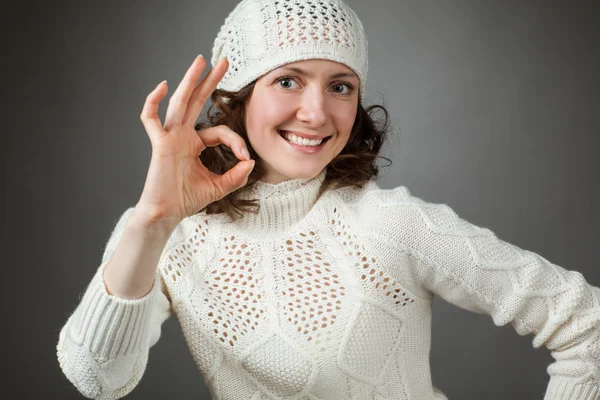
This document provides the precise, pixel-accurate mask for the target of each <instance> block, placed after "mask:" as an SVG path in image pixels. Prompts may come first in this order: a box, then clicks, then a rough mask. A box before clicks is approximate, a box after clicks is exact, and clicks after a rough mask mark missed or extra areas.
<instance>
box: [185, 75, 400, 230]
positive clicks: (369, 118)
mask: <svg viewBox="0 0 600 400" xmlns="http://www.w3.org/2000/svg"><path fill="white" fill-rule="evenodd" d="M255 83H256V81H254V82H252V83H250V84H249V85H247V86H246V87H244V88H243V89H241V90H239V91H237V92H228V91H224V90H219V89H218V90H215V91H214V92H213V94H212V96H211V100H212V104H211V106H210V108H209V109H208V113H207V119H208V121H204V122H200V123H197V124H196V126H195V129H196V130H201V129H205V128H208V127H211V126H217V125H225V126H227V127H228V128H229V129H231V130H232V131H234V132H236V133H237V134H239V135H240V136H241V137H242V138H243V139H244V141H245V142H246V146H247V147H248V150H249V152H250V157H251V158H252V159H254V160H256V161H257V162H256V164H255V166H254V169H253V170H252V172H251V173H250V176H249V177H248V183H247V184H246V186H244V187H243V188H241V189H238V190H236V191H234V192H232V193H229V194H228V195H227V196H225V197H224V198H222V199H221V200H218V201H215V202H213V203H211V204H209V205H208V206H206V207H205V208H203V209H202V210H200V212H202V211H204V210H206V212H207V214H220V213H227V214H228V215H229V216H230V217H231V218H232V219H237V218H240V217H242V216H243V212H257V211H258V208H259V207H260V205H259V204H258V200H257V199H253V200H246V199H241V198H240V194H241V193H243V192H244V191H246V190H248V189H249V188H250V187H251V186H252V185H253V184H254V183H256V182H257V181H259V180H260V179H261V178H262V177H263V176H264V175H265V173H266V171H265V169H264V167H263V166H262V165H261V163H260V158H259V157H258V155H257V154H256V152H255V151H254V149H253V148H252V146H251V145H250V141H249V140H248V134H247V132H246V127H245V123H244V121H245V120H244V113H245V106H246V101H247V100H248V99H249V98H250V95H251V94H252V91H253V89H254V85H255ZM377 110H379V111H381V112H382V118H380V119H379V120H378V119H376V118H375V112H376V111H377ZM388 130H389V119H388V112H387V110H386V109H385V107H383V106H382V105H371V106H369V107H367V108H366V109H365V108H364V107H363V106H362V104H360V102H359V103H358V107H357V112H356V119H355V120H354V125H353V126H352V130H351V133H350V138H349V139H348V143H347V144H346V146H345V147H344V148H343V149H342V151H341V152H340V154H338V155H337V156H336V157H335V158H334V159H333V160H331V162H330V163H329V164H328V165H327V167H326V174H325V180H324V181H323V184H322V185H321V188H320V192H319V194H322V193H323V192H324V191H325V190H326V189H328V188H341V187H346V186H355V187H359V188H361V187H362V186H363V185H364V184H365V183H367V182H368V181H369V180H370V179H371V178H375V177H377V176H378V174H379V167H378V166H377V164H376V161H377V158H382V159H385V160H387V161H388V163H389V164H388V165H385V166H386V167H388V166H389V165H391V163H392V162H391V160H390V159H388V158H387V157H383V156H380V155H379V150H380V149H381V147H382V145H383V144H384V142H385V140H386V139H387V135H388ZM200 160H201V161H202V163H203V164H204V165H205V166H206V168H207V169H208V170H210V171H212V172H214V173H217V174H224V173H225V172H227V171H228V170H230V169H231V168H233V167H234V166H235V165H236V164H237V163H238V162H239V160H238V159H237V157H236V156H235V154H234V153H233V151H231V149H230V148H229V147H227V146H225V145H218V146H215V147H208V148H206V149H205V150H204V151H203V152H202V153H201V154H200Z"/></svg>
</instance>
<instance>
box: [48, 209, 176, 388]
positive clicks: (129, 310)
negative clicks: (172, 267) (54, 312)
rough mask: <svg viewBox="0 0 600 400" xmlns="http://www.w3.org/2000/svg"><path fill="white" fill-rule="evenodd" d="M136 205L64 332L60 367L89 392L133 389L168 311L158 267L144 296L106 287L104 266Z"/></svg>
mask: <svg viewBox="0 0 600 400" xmlns="http://www.w3.org/2000/svg"><path fill="white" fill-rule="evenodd" d="M132 211H133V208H129V209H128V210H126V211H125V212H124V213H123V215H122V216H121V218H120V219H119V221H118V222H117V224H116V226H115V228H114V230H113V232H112V234H111V236H110V238H109V240H108V243H107V245H106V248H105V250H104V254H103V256H102V263H101V265H100V267H99V268H98V270H97V271H96V273H95V275H94V277H93V278H92V280H91V282H90V284H89V285H88V287H87V289H86V291H85V292H84V294H83V297H82V298H81V301H80V303H79V305H78V306H77V307H76V309H75V311H74V312H73V314H72V315H71V316H70V317H69V318H68V320H67V322H66V324H65V325H64V326H63V328H62V330H61V332H60V335H59V340H58V345H57V355H58V361H59V364H60V367H61V369H62V371H63V373H64V374H65V376H66V377H67V378H68V379H69V381H71V382H72V383H73V384H74V385H75V387H76V388H77V389H78V390H79V392H80V393H81V394H83V395H84V396H85V397H87V398H92V399H119V398H121V397H123V396H125V395H127V394H128V393H129V392H130V391H131V390H133V388H134V387H135V386H136V385H137V383H138V382H139V380H140V379H141V377H142V374H143V373H144V370H145V368H146V363H147V360H148V352H149V348H150V347H151V346H153V345H154V344H155V343H156V342H157V341H158V338H159V336H160V329H161V325H162V323H163V322H164V321H165V320H166V319H167V318H168V317H169V307H170V305H169V301H168V299H167V297H166V295H165V294H164V292H163V291H164V289H163V285H162V281H161V278H160V275H159V273H158V272H157V275H156V279H155V282H154V285H153V287H152V289H151V291H150V292H149V293H148V294H147V295H146V296H144V297H142V298H140V299H135V300H128V299H122V298H118V297H116V296H113V295H110V294H108V292H107V291H106V286H105V284H104V279H103V272H104V267H105V266H106V264H107V263H108V261H109V260H110V258H111V257H112V254H113V253H114V251H115V249H116V247H117V244H118V243H119V240H120V238H121V234H122V233H123V229H124V227H125V222H126V220H127V218H128V217H129V215H130V214H131V212H132Z"/></svg>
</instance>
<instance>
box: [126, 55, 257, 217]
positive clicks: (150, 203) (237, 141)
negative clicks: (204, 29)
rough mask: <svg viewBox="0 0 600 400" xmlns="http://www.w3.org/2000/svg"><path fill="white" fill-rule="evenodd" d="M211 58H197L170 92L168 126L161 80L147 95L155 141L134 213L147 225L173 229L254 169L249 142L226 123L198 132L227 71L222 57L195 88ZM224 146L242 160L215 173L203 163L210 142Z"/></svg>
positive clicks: (145, 115)
mask: <svg viewBox="0 0 600 400" xmlns="http://www.w3.org/2000/svg"><path fill="white" fill-rule="evenodd" d="M205 66H206V61H205V60H204V58H203V57H202V56H198V57H197V58H196V59H195V60H194V62H193V63H192V65H191V66H190V68H189V69H188V71H187V73H186V74H185V76H184V78H183V79H182V81H181V83H180V84H179V86H178V87H177V89H176V90H175V92H174V93H173V95H172V96H171V98H170V100H169V105H168V108H167V113H166V117H165V123H164V125H163V124H162V123H161V121H160V119H159V117H158V105H159V103H160V101H161V100H162V99H163V98H164V97H165V95H166V94H167V90H168V89H167V84H166V82H161V83H160V84H159V85H158V86H157V87H156V88H155V89H154V90H153V91H152V92H151V93H150V94H149V95H148V97H147V98H146V102H145V104H144V109H143V111H142V114H141V120H142V123H143V124H144V127H145V129H146V132H147V133H148V136H149V137H150V142H151V143H152V158H151V161H150V167H149V170H148V175H147V177H146V183H145V185H144V189H143V192H142V195H141V197H140V199H139V201H138V203H137V205H136V207H135V213H136V214H137V216H138V217H140V218H143V219H144V221H145V222H146V223H148V224H156V223H161V224H165V225H166V226H169V227H172V228H174V227H175V226H176V225H177V224H178V223H179V222H180V221H181V220H182V219H184V218H185V217H188V216H191V215H193V214H195V213H197V212H198V211H199V210H201V209H202V208H204V207H206V206H207V205H208V204H210V203H212V202H214V201H217V200H219V199H221V198H223V197H225V196H226V195H227V194H229V193H231V192H233V191H235V190H237V189H239V188H241V187H243V186H244V185H245V184H246V183H247V182H248V175H249V174H250V172H251V171H252V168H253V167H254V160H250V156H249V153H248V149H247V147H246V143H245V142H244V140H243V139H242V137H241V136H239V135H238V134H237V133H235V132H233V131H232V130H230V129H229V128H228V127H226V126H216V127H211V128H207V129H204V130H201V131H196V130H195V129H194V126H195V124H196V120H197V118H198V116H199V115H200V112H201V111H202V107H203V106H204V103H205V102H206V100H207V99H208V98H209V97H210V95H211V94H212V92H213V91H214V90H215V89H216V87H217V84H218V83H219V81H220V80H221V79H222V78H223V76H224V75H225V72H226V71H227V67H228V63H227V60H225V59H221V60H220V61H219V62H218V63H217V64H216V65H215V66H214V67H213V68H212V69H211V70H210V72H209V73H208V74H207V76H206V77H205V78H204V79H202V81H201V82H200V83H199V84H198V85H197V86H196V82H197V81H198V79H199V78H200V76H201V75H202V71H203V70H204V68H205ZM221 143H222V144H225V145H227V146H228V147H230V148H231V149H232V150H233V153H234V154H235V155H236V157H237V158H238V159H239V160H241V161H240V162H239V163H238V164H237V165H236V166H235V167H233V168H232V169H230V170H229V171H227V172H226V173H225V174H223V175H218V174H215V173H212V172H210V171H209V170H208V169H207V168H206V167H205V166H204V165H203V164H202V162H201V161H200V157H199V155H200V153H201V152H202V151H203V150H204V149H205V148H206V147H207V146H216V145H218V144H221Z"/></svg>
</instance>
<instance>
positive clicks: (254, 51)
mask: <svg viewBox="0 0 600 400" xmlns="http://www.w3.org/2000/svg"><path fill="white" fill-rule="evenodd" d="M220 58H227V60H228V61H229V69H228V70H227V73H226V74H225V76H224V77H223V79H222V80H221V81H220V82H219V85H218V86H217V88H218V89H223V90H227V91H232V92H234V91H238V90H240V89H242V88H243V87H244V86H246V85H247V84H249V83H251V82H252V81H254V80H255V79H257V78H259V77H261V76H262V75H264V74H266V73H267V72H269V71H271V70H273V69H275V68H278V67H280V66H282V65H285V64H288V63H291V62H294V61H300V60H309V59H324V60H331V61H337V62H339V63H342V64H344V65H346V66H348V67H349V68H351V69H352V70H353V71H354V72H355V73H356V74H357V75H358V78H359V79H360V87H359V94H360V96H361V99H362V98H364V87H365V84H366V81H367V72H368V63H367V58H368V54H367V37H366V35H365V31H364V28H363V25H362V23H361V22H360V20H359V19H358V17H357V15H356V13H354V11H352V9H351V8H350V7H349V6H348V5H347V4H345V3H344V2H343V1H341V0H293V1H290V0H244V1H242V2H240V3H239V4H238V5H237V7H236V8H235V9H234V10H233V11H232V12H231V13H230V14H229V16H228V17H227V18H226V19H225V22H224V24H223V25H222V26H221V29H220V31H219V33H218V35H217V37H216V39H215V42H214V44H213V50H212V60H211V63H212V65H213V66H214V65H215V64H216V63H217V61H218V60H219V59H220Z"/></svg>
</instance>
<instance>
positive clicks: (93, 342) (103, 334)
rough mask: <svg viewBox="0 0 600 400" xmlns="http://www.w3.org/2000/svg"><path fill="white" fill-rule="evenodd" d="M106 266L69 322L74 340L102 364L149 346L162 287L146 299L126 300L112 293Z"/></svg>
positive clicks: (96, 275)
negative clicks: (149, 332)
mask: <svg viewBox="0 0 600 400" xmlns="http://www.w3.org/2000/svg"><path fill="white" fill-rule="evenodd" d="M105 265H106V263H105V264H102V265H101V266H100V268H99V269H98V271H97V272H96V274H95V275H94V277H93V278H92V281H91V282H90V284H89V286H88V287H87V289H86V291H85V293H84V295H83V298H82V299H81V302H80V303H79V305H78V307H77V309H76V310H75V312H74V313H73V315H72V316H71V318H70V321H69V330H68V332H69V336H70V339H71V340H73V341H75V342H77V343H78V344H79V345H85V346H86V347H88V348H89V350H90V352H91V353H92V354H93V355H94V358H96V360H98V361H100V362H102V361H105V360H110V359H115V358H117V357H119V356H129V355H131V354H133V353H136V352H138V351H140V350H141V349H143V348H146V347H148V340H149V339H148V324H149V321H150V318H151V311H152V307H153V305H154V302H155V301H156V297H157V296H156V291H157V290H158V286H159V285H157V284H156V282H155V284H154V286H153V288H152V290H151V291H150V292H149V293H148V294H147V295H146V296H144V297H142V298H139V299H134V300H129V299H122V298H119V297H116V296H113V295H110V294H108V292H107V291H106V286H105V284H104V278H103V273H104V267H105Z"/></svg>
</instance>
